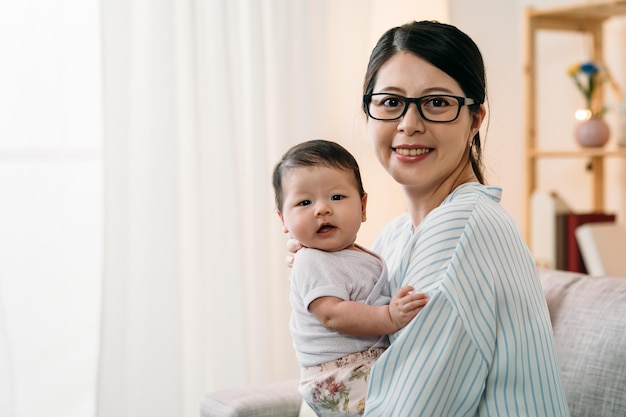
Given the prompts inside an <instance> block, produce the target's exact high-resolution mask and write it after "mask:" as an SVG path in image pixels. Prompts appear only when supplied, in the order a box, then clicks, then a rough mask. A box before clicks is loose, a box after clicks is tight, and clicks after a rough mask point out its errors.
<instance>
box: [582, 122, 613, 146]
mask: <svg viewBox="0 0 626 417" xmlns="http://www.w3.org/2000/svg"><path fill="white" fill-rule="evenodd" d="M610 133H611V131H610V130H609V125H608V124H607V123H606V122H605V121H604V119H603V118H601V117H592V118H591V119H588V120H583V121H582V122H580V123H579V124H578V126H576V131H575V137H576V142H578V144H579V145H580V146H582V147H584V148H598V147H601V146H604V145H605V144H606V142H607V141H608V140H609V136H610Z"/></svg>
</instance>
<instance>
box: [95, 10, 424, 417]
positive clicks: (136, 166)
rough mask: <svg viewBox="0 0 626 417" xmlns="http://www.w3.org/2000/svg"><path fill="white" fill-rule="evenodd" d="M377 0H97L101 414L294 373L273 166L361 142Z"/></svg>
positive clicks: (133, 413)
mask: <svg viewBox="0 0 626 417" xmlns="http://www.w3.org/2000/svg"><path fill="white" fill-rule="evenodd" d="M401 3H405V5H404V7H403V8H402V9H401V10H400V11H399V13H402V12H404V13H406V12H407V11H408V10H411V7H412V8H413V9H414V8H415V6H414V5H412V3H411V2H409V1H406V2H404V1H403V2H401ZM381 4H382V3H380V2H378V1H370V2H363V1H360V0H350V1H349V2H342V4H341V6H335V5H334V2H332V1H331V0H327V1H317V0H316V1H313V0H307V1H297V2H293V1H291V0H272V1H267V2H265V1H263V2H259V1H252V0H237V1H231V0H208V1H207V0H107V1H106V2H102V18H103V24H102V26H103V51H104V52H103V63H104V132H105V138H104V160H105V242H104V247H105V255H104V276H103V308H102V341H101V358H100V365H99V370H100V371H99V380H98V416H100V417H137V416H150V417H161V416H162V417H171V416H185V417H191V416H197V415H198V413H199V411H198V410H199V404H200V401H201V398H202V395H203V393H204V392H205V391H207V390H215V389H221V388H226V387H229V386H237V385H242V384H246V383H263V382H268V381H271V380H278V379H284V378H296V377H297V376H298V374H299V370H298V367H297V363H296V361H295V355H294V352H293V348H292V344H291V338H290V335H289V330H288V320H289V314H290V307H289V302H288V294H289V283H288V276H289V270H288V269H287V268H286V267H285V265H284V256H285V240H286V237H285V236H284V235H283V234H282V233H281V227H280V222H279V220H278V218H277V216H276V214H275V212H274V202H273V191H272V188H271V171H272V168H273V166H274V164H275V163H276V161H277V160H278V158H279V157H280V156H281V155H282V154H283V153H284V152H285V150H286V149H287V148H288V147H290V146H291V145H293V144H295V143H298V142H301V141H304V140H308V139H313V138H318V137H325V138H329V139H334V140H337V141H339V142H341V143H343V144H344V145H346V146H348V148H350V149H352V150H354V152H355V154H356V155H357V156H358V155H360V153H361V152H362V150H363V149H368V145H367V143H366V142H365V140H364V136H363V135H362V131H360V130H358V129H355V127H354V123H355V122H354V121H355V120H356V119H357V117H360V115H359V90H360V77H361V76H362V72H363V68H364V65H365V62H366V59H367V52H366V51H368V50H369V49H370V48H371V45H370V44H369V38H370V36H369V31H370V30H371V25H370V24H369V18H370V16H369V13H370V12H371V11H373V10H379V8H380V7H381ZM375 6H377V7H375ZM354 10H358V13H359V18H360V19H359V21H357V22H353V21H352V19H353V18H354ZM395 19H396V22H397V19H398V18H397V16H396V17H395ZM402 19H403V20H404V17H403V18H402ZM403 20H402V21H400V22H399V23H403ZM349 22H350V23H349ZM396 22H394V23H396ZM338 33H349V34H350V38H349V39H350V40H351V41H352V40H354V44H349V45H344V44H341V43H340V44H336V39H337V38H338V37H337V34H338ZM377 35H378V33H377ZM339 38H340V37H339ZM355 57H358V59H357V58H355ZM337 74H339V76H338V75H337ZM346 109H347V111H346ZM360 120H361V119H359V121H360ZM344 133H345V134H344ZM341 136H343V137H341ZM372 172H373V171H372ZM398 209H399V210H401V205H400V207H398ZM390 215H391V213H390Z"/></svg>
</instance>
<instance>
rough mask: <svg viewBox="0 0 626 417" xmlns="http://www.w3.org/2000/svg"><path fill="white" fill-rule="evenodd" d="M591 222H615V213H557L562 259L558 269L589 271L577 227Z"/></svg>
mask: <svg viewBox="0 0 626 417" xmlns="http://www.w3.org/2000/svg"><path fill="white" fill-rule="evenodd" d="M590 223H615V214H613V213H601V212H590V213H564V214H559V215H557V230H558V234H559V238H558V239H557V244H558V248H557V251H558V254H557V258H558V259H559V260H560V263H557V269H561V270H564V271H572V272H581V273H587V268H586V267H585V263H584V261H583V258H582V254H581V251H580V248H579V246H578V241H577V239H576V229H578V228H579V227H580V226H582V225H585V224H590ZM559 239H560V241H559Z"/></svg>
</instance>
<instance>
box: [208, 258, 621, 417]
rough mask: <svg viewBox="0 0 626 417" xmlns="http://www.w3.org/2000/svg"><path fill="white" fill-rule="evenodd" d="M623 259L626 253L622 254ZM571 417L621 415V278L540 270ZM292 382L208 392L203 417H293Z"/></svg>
mask: <svg viewBox="0 0 626 417" xmlns="http://www.w3.org/2000/svg"><path fill="white" fill-rule="evenodd" d="M624 256H626V253H625V254H624ZM539 277H540V279H541V284H542V286H543V289H544V292H545V295H546V300H547V302H548V308H549V310H550V318H551V320H552V326H553V329H554V337H555V340H556V345H557V354H558V358H559V365H560V367H561V372H562V377H563V383H564V386H565V391H566V394H567V401H568V404H569V408H570V412H571V416H572V417H582V416H585V417H587V416H598V417H625V416H626V277H616V278H607V277H603V278H599V277H591V276H587V275H582V274H575V273H570V272H563V271H555V270H540V271H539ZM297 384H298V382H297V381H296V380H292V381H283V382H278V383H274V384H268V385H264V386H256V387H244V388H239V389H230V390H223V391H218V392H213V393H209V394H207V395H206V396H205V398H204V400H203V402H202V405H201V413H202V417H298V415H299V413H300V405H301V400H300V396H299V394H298V389H297Z"/></svg>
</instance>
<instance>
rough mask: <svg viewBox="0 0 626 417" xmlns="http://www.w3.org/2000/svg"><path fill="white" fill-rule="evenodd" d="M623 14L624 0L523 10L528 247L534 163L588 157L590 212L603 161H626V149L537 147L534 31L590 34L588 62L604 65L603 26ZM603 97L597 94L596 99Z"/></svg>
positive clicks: (599, 196) (597, 207)
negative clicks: (611, 158)
mask: <svg viewBox="0 0 626 417" xmlns="http://www.w3.org/2000/svg"><path fill="white" fill-rule="evenodd" d="M623 15H626V0H619V1H616V0H613V1H608V0H604V1H595V2H591V3H584V4H579V5H573V6H563V7H554V8H548V9H534V8H532V7H529V8H527V9H526V16H525V19H526V27H525V29H526V33H525V45H526V50H525V68H524V74H525V81H526V91H525V132H524V135H525V149H526V186H525V191H524V200H525V209H526V224H525V229H524V232H525V237H526V241H527V242H528V243H529V244H530V242H531V236H530V230H531V221H532V219H531V210H530V205H531V197H532V194H533V192H534V191H535V189H536V188H537V161H538V160H539V159H544V158H588V159H589V170H590V173H591V176H592V196H593V197H592V198H593V201H592V203H593V210H594V211H603V209H604V160H605V159H606V158H609V157H617V158H626V149H625V148H617V149H608V148H597V149H596V148H580V149H577V150H558V149H539V148H538V147H537V140H536V139H537V136H536V133H537V114H536V106H535V103H536V100H537V93H536V91H537V79H536V71H537V68H536V44H537V32H539V31H542V30H552V31H569V32H577V33H582V34H587V35H589V37H590V39H591V56H590V57H589V58H590V59H592V60H594V61H596V62H603V59H602V57H603V25H604V23H605V22H606V20H607V19H609V18H611V17H615V16H623ZM598 98H599V99H601V98H602V97H601V96H600V95H599V97H598Z"/></svg>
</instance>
